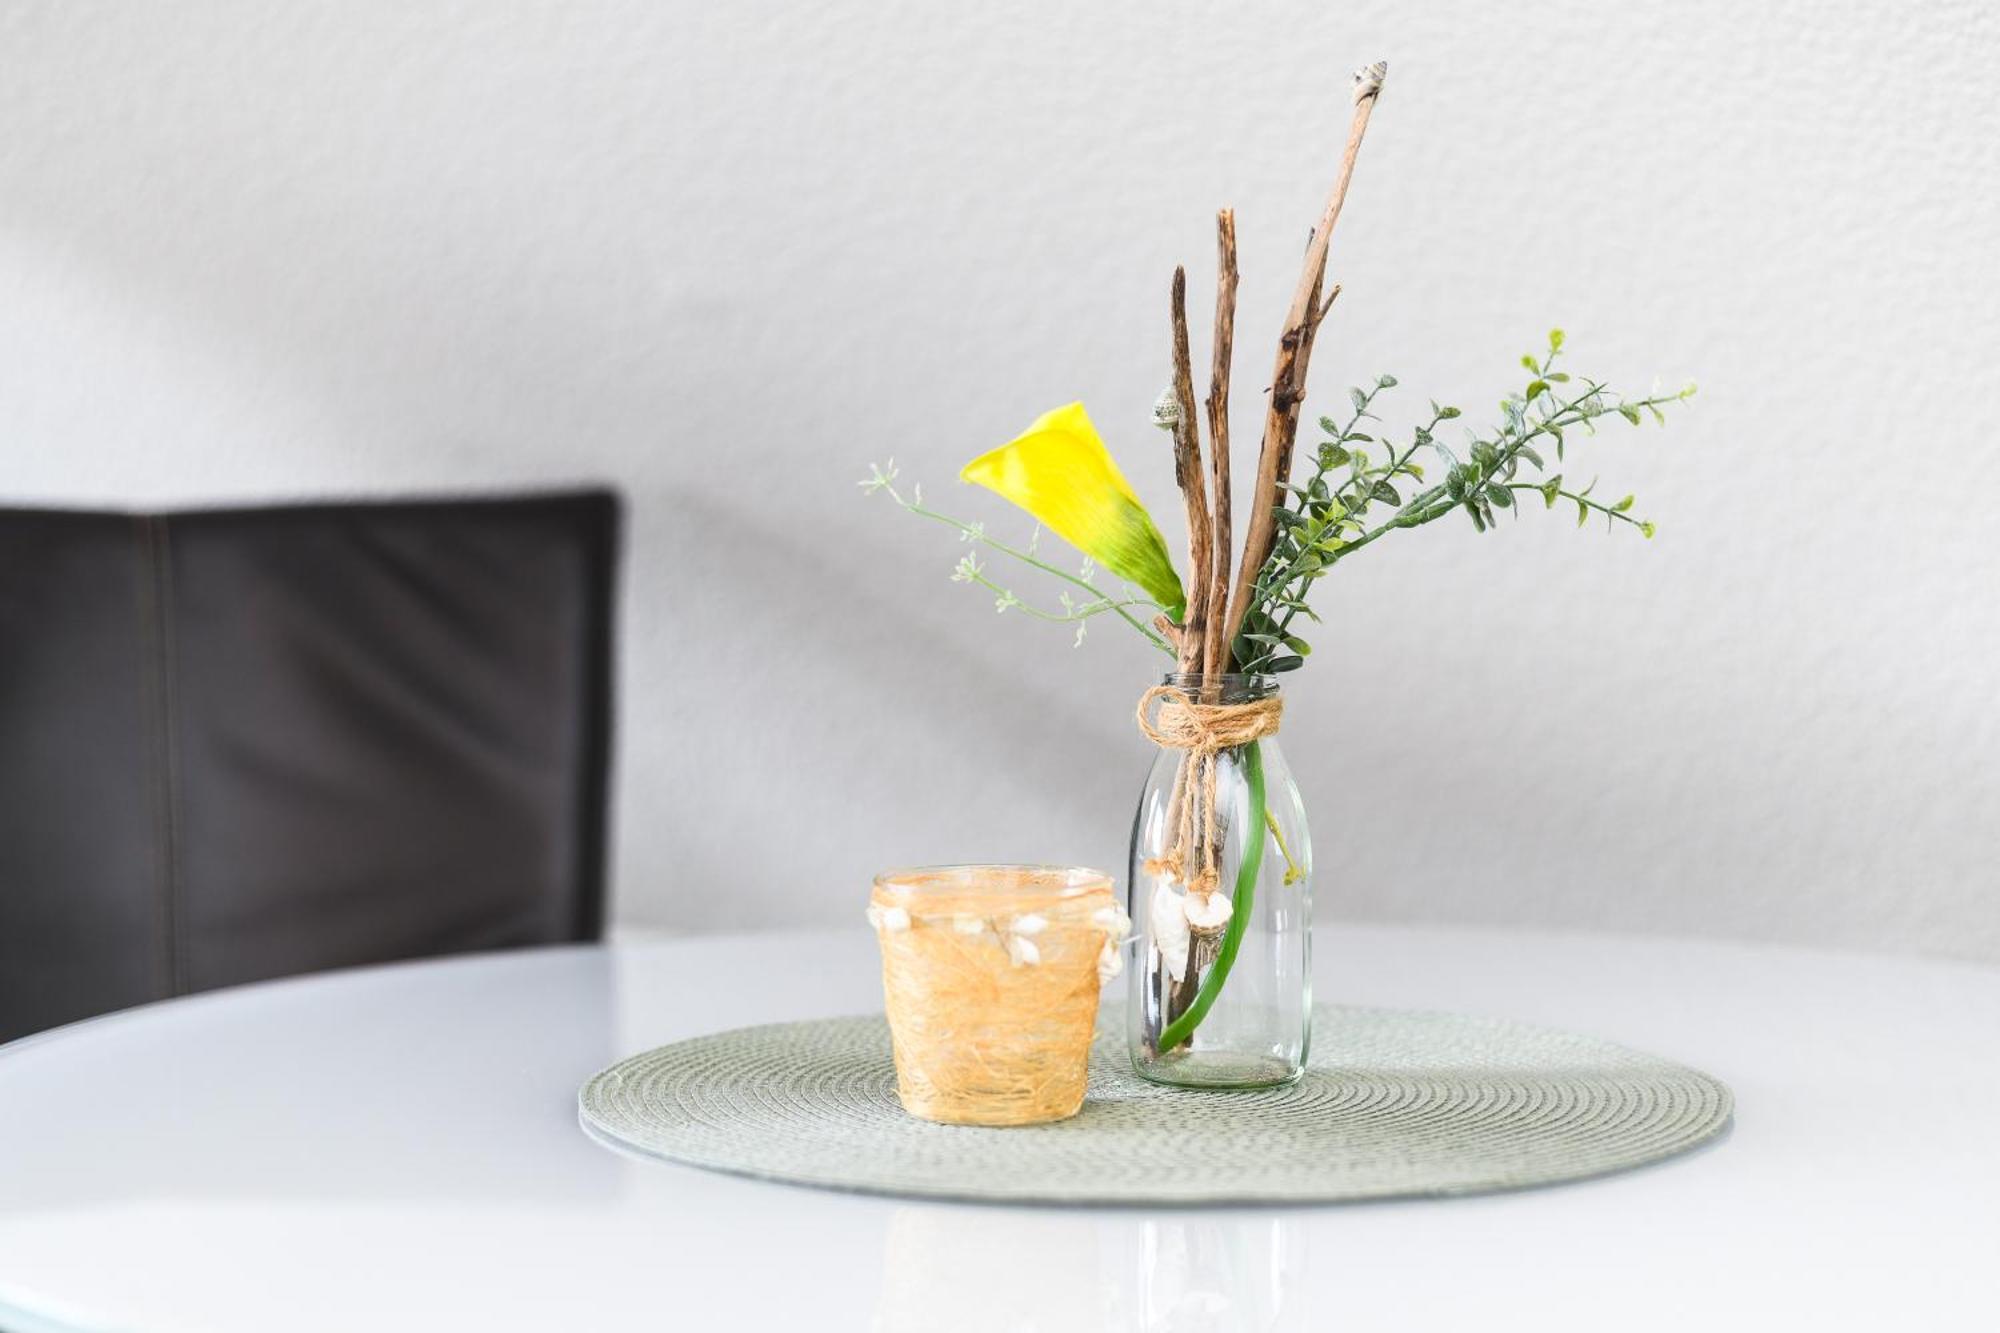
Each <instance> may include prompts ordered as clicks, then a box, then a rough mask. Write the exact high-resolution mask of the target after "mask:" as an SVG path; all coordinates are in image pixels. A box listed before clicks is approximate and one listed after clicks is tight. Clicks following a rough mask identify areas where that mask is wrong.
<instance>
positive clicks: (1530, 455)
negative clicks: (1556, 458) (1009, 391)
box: [1514, 444, 1547, 467]
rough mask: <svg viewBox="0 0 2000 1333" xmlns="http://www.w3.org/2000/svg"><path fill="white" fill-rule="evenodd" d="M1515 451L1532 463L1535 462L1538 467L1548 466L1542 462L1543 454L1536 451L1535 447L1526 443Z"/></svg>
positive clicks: (1517, 454) (1518, 455)
mask: <svg viewBox="0 0 2000 1333" xmlns="http://www.w3.org/2000/svg"><path fill="white" fill-rule="evenodd" d="M1514 453H1515V455H1516V456H1517V457H1520V458H1525V459H1527V460H1528V461H1529V462H1530V463H1533V464H1534V465H1535V466H1536V467H1544V466H1547V465H1546V464H1544V463H1543V462H1542V456H1541V455H1540V454H1538V453H1536V452H1535V451H1534V450H1533V449H1530V448H1529V447H1528V446H1527V445H1525V444H1524V445H1522V446H1521V447H1520V448H1519V449H1516V450H1515V451H1514Z"/></svg>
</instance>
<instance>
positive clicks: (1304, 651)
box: [1285, 634, 1312, 657]
mask: <svg viewBox="0 0 2000 1333" xmlns="http://www.w3.org/2000/svg"><path fill="white" fill-rule="evenodd" d="M1285 647H1287V648H1289V649H1291V650H1292V651H1293V652H1295V653H1297V654H1298V655H1299V656H1300V657H1311V656H1312V645H1311V644H1309V643H1307V642H1306V641H1305V640H1304V639H1301V638H1300V637H1299V636H1298V635H1296V634H1287V635H1286V636H1285Z"/></svg>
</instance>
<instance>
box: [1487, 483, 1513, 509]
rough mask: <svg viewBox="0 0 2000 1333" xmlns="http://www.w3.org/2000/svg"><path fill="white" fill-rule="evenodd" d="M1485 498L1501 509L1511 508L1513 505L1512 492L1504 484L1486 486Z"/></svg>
mask: <svg viewBox="0 0 2000 1333" xmlns="http://www.w3.org/2000/svg"><path fill="white" fill-rule="evenodd" d="M1486 498H1487V499H1488V500H1491V501H1492V502H1493V503H1494V504H1496V505H1498V506H1500V508H1502V509H1512V508H1513V507H1514V495H1513V492H1511V491H1509V490H1508V489H1507V488H1506V487H1505V486H1488V487H1487V488H1486Z"/></svg>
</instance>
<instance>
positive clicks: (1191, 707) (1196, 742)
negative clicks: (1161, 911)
mask: <svg viewBox="0 0 2000 1333" xmlns="http://www.w3.org/2000/svg"><path fill="white" fill-rule="evenodd" d="M1284 711H1285V701H1284V700H1283V699H1281V698H1279V697H1278V696H1277V695H1275V694H1274V695H1271V696H1270V697H1268V698H1264V699H1251V700H1248V701H1246V702H1243V703H1230V704H1224V703H1212V704H1211V703H1202V702H1200V701H1198V700H1196V699H1191V698H1189V697H1188V695H1187V692H1186V691H1185V690H1183V689H1182V688H1181V687H1180V686H1178V685H1155V686H1154V687H1153V688H1152V689H1150V690H1147V691H1146V692H1145V693H1144V694H1142V695H1140V696H1139V709H1138V720H1139V730H1140V731H1142V732H1144V733H1145V734H1146V738H1147V739H1148V740H1150V741H1152V742H1153V744H1155V745H1158V746H1160V747H1161V748H1162V749H1168V750H1186V751H1187V752H1188V757H1187V759H1186V760H1185V761H1183V763H1182V764H1181V770H1180V772H1179V773H1178V774H1177V775H1176V776H1175V778H1174V792H1173V796H1172V797H1171V798H1170V804H1171V805H1172V807H1173V812H1174V815H1175V822H1176V833H1175V839H1174V845H1173V847H1172V848H1171V849H1170V850H1169V851H1168V852H1167V854H1166V855H1165V856H1162V857H1158V858H1156V859H1154V860H1151V861H1148V862H1147V863H1146V867H1145V868H1146V870H1147V871H1148V873H1154V874H1158V873H1162V872H1164V873H1166V874H1169V875H1171V876H1172V877H1173V878H1175V879H1177V880H1179V881H1181V883H1182V884H1183V885H1184V886H1185V887H1186V889H1187V891H1188V892H1189V893H1191V894H1194V895H1196V896H1197V897H1199V898H1202V899H1203V900H1206V899H1207V897H1208V896H1209V895H1210V894H1211V893H1214V892H1215V890H1216V888H1217V886H1219V885H1220V884H1221V882H1222V872H1221V868H1220V858H1221V846H1220V844H1221V838H1220V837H1219V836H1218V831H1217V829H1216V818H1215V757H1216V755H1218V754H1219V753H1221V752H1222V751H1224V750H1233V749H1235V748H1236V747H1237V746H1239V745H1248V744H1250V743H1251V742H1252V741H1257V740H1262V739H1263V738H1264V737H1266V736H1272V735H1276V734H1277V730H1278V722H1279V719H1280V718H1281V717H1282V716H1283V715H1284ZM1197 806H1199V807H1200V810H1201V814H1200V817H1199V819H1197V817H1196V814H1195V810H1196V807H1197ZM1197 833H1198V834H1199V836H1197ZM1190 849H1192V850H1193V856H1192V858H1191V857H1190ZM1190 859H1192V860H1193V861H1194V862H1195V869H1194V873H1193V874H1192V875H1190V874H1188V873H1187V866H1188V862H1189V860H1190Z"/></svg>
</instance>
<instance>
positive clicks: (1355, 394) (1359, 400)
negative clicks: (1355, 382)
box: [1347, 389, 1368, 412]
mask: <svg viewBox="0 0 2000 1333" xmlns="http://www.w3.org/2000/svg"><path fill="white" fill-rule="evenodd" d="M1347 396H1348V398H1349V399H1350V400H1351V401H1352V402H1353V403H1354V410H1355V411H1357V412H1365V411H1367V410H1368V395H1367V394H1365V393H1363V392H1362V391H1361V390H1359V389H1349V390H1348V391H1347Z"/></svg>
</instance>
